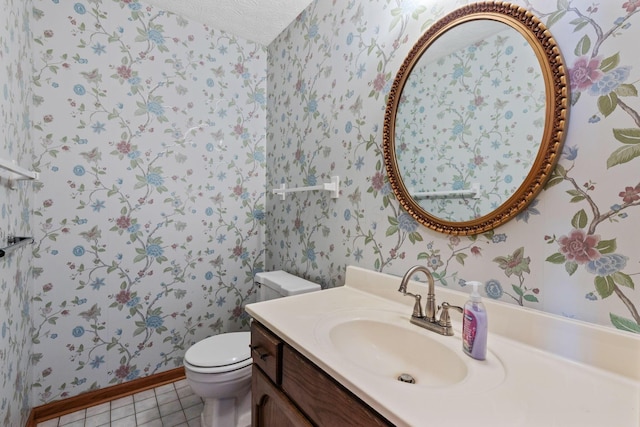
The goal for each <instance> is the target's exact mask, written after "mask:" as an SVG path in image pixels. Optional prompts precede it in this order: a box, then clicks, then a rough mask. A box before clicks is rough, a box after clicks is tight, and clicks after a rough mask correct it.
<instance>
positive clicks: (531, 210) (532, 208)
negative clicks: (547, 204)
mask: <svg viewBox="0 0 640 427" xmlns="http://www.w3.org/2000/svg"><path fill="white" fill-rule="evenodd" d="M537 205H538V199H533V201H532V202H531V203H529V205H528V206H527V207H526V208H525V209H524V210H523V211H522V212H520V213H519V214H518V215H516V221H524V222H526V223H528V222H529V219H530V218H531V215H540V211H539V210H538V209H537V208H536V206H537ZM496 207H497V206H496Z"/></svg>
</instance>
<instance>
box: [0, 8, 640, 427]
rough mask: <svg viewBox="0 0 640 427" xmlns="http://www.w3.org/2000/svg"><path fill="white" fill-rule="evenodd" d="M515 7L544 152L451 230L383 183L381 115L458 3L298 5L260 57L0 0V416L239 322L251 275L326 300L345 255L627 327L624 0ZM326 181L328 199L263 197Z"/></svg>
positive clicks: (99, 13)
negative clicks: (537, 88)
mask: <svg viewBox="0 0 640 427" xmlns="http://www.w3.org/2000/svg"><path fill="white" fill-rule="evenodd" d="M516 3H517V4H520V5H523V6H526V7H528V8H529V9H531V10H532V11H533V12H534V13H536V14H537V15H538V16H540V17H541V18H542V19H543V20H544V22H545V23H547V25H548V26H549V27H550V30H551V31H552V33H553V35H554V37H555V39H556V41H557V42H558V44H559V45H560V47H561V49H562V52H563V55H564V59H565V63H566V66H567V69H568V71H569V77H570V84H571V110H570V120H569V123H568V128H567V137H566V141H565V147H564V151H563V155H562V158H561V159H560V162H559V166H558V167H557V169H556V171H555V173H554V174H553V176H552V177H551V179H550V181H549V184H548V185H547V187H546V189H545V191H543V192H542V193H541V194H540V195H539V197H538V198H537V199H536V200H535V201H534V202H533V203H532V204H531V205H530V207H529V208H528V209H527V210H526V211H525V212H523V213H522V214H521V215H520V216H519V217H518V218H516V219H515V220H512V221H510V222H509V223H507V224H505V225H503V226H501V227H499V228H498V229H496V230H493V231H492V232H488V233H484V234H481V235H477V236H471V237H452V236H447V235H441V234H437V233H435V232H432V231H430V230H427V229H425V228H423V227H422V226H420V225H419V224H417V223H416V222H415V221H414V220H413V219H412V218H411V217H410V216H408V215H407V214H406V213H405V212H403V211H402V209H401V208H400V207H399V205H398V203H397V201H396V200H395V198H394V197H393V195H392V194H391V191H390V186H389V184H388V181H387V177H386V173H385V171H384V166H383V162H382V152H381V146H382V145H381V144H382V140H381V139H382V119H383V115H384V108H385V102H386V94H387V92H388V90H389V88H390V85H391V82H392V80H393V78H394V76H395V71H396V70H397V69H398V67H399V65H400V64H401V62H402V60H403V59H404V56H405V55H406V53H407V52H408V51H409V49H410V48H411V45H412V43H413V41H414V40H416V39H417V37H418V35H419V34H421V32H422V31H424V29H425V28H427V27H428V26H429V25H430V24H432V23H433V22H435V20H437V19H438V18H440V17H442V16H444V15H445V14H446V13H448V12H449V11H451V10H453V9H454V8H456V7H459V6H462V5H464V4H467V1H465V0H457V1H446V0H430V1H418V0H414V1H396V0H350V1H348V2H337V1H333V2H329V1H324V0H323V1H316V2H314V3H312V4H311V5H310V6H309V7H308V8H307V9H306V10H305V12H303V13H302V14H301V15H300V16H299V17H298V18H297V19H296V20H295V21H294V22H292V23H291V25H290V26H289V27H288V28H287V29H286V31H284V32H283V33H282V34H281V35H280V36H279V37H278V38H277V39H276V40H275V41H274V42H273V43H272V44H270V45H269V46H268V47H266V48H265V47H263V46H259V45H256V44H254V43H250V42H247V41H244V40H239V39H237V38H234V37H232V36H231V35H228V34H225V33H224V32H220V31H218V30H216V29H212V28H207V27H206V26H203V25H201V24H198V23H195V22H190V21H187V20H185V19H183V18H181V17H179V16H175V15H172V14H169V13H165V12H162V11H160V10H157V9H154V8H151V7H148V6H147V5H145V4H144V3H141V2H139V1H136V0H77V1H59V0H53V1H49V0H33V1H26V2H23V1H16V0H1V3H0V4H1V5H2V6H3V7H4V9H3V10H5V11H7V13H5V14H3V15H2V18H0V21H1V22H2V24H3V25H2V26H0V58H1V59H2V60H1V61H0V62H1V64H2V66H0V84H1V85H2V90H3V92H2V96H1V97H0V113H1V115H2V118H1V120H2V126H0V135H1V140H0V141H1V142H0V150H1V151H0V155H1V156H2V157H3V158H4V157H8V158H12V159H16V160H17V161H18V162H19V163H20V164H21V165H22V166H24V167H29V166H32V167H33V168H34V169H36V170H37V171H39V172H40V180H39V182H36V183H21V184H19V185H18V188H17V189H16V190H10V189H9V188H8V186H7V185H6V182H5V183H2V184H3V185H2V186H0V209H1V210H0V230H1V231H2V233H9V232H11V233H15V234H18V233H19V234H25V235H33V236H34V237H35V244H34V245H33V246H32V247H31V248H27V249H26V250H25V249H21V250H19V251H16V252H15V253H13V254H12V255H11V256H10V257H5V258H3V259H0V266H1V268H2V271H3V274H2V275H0V292H1V297H0V298H1V300H0V301H2V306H1V308H0V313H1V314H0V323H1V326H0V342H1V343H2V345H1V346H0V358H1V360H2V365H3V370H2V374H1V377H0V378H1V379H2V383H1V387H0V417H1V418H2V422H3V423H4V424H5V425H11V426H14V425H15V426H19V425H24V420H25V419H26V414H27V413H28V411H29V409H30V408H32V407H33V406H37V405H41V404H43V403H47V402H51V401H53V400H57V399H61V398H65V397H69V396H73V395H77V394H80V393H82V392H85V391H87V390H91V389H95V388H101V387H106V386H109V385H111V384H116V383H121V382H124V381H129V380H131V379H134V378H138V377H140V376H145V375H150V374H153V373H156V372H160V371H163V370H166V369H171V368H173V367H176V366H180V365H181V362H182V356H183V354H184V351H185V350H186V348H187V347H188V346H189V345H190V344H191V343H192V342H194V341H196V340H199V339H201V338H204V337H205V336H208V335H211V334H216V333H220V332H224V331H229V330H236V329H241V328H246V326H247V322H248V319H247V317H246V315H245V314H244V312H243V309H242V307H243V305H244V304H246V303H247V302H249V301H252V300H253V298H254V296H253V275H254V273H255V272H257V271H260V270H262V269H279V268H282V269H285V270H288V271H290V272H292V273H297V274H299V275H301V276H304V277H306V278H309V279H311V280H314V281H317V282H319V283H321V284H323V286H324V287H332V286H339V285H342V284H343V283H344V272H345V267H346V266H347V265H349V264H354V265H359V266H362V267H365V268H370V269H374V270H378V271H384V272H387V273H391V274H397V275H400V274H403V273H404V272H405V271H406V270H407V269H408V268H409V267H410V266H412V265H414V264H425V265H427V266H429V268H430V269H431V270H432V272H433V275H434V277H435V278H436V280H437V282H438V284H439V285H440V286H449V287H453V288H460V289H463V290H464V281H466V280H481V281H482V282H483V283H484V289H483V293H484V296H485V297H487V298H493V299H498V300H501V301H505V302H508V303H512V304H516V305H521V306H526V307H528V308H532V309H536V310H541V311H545V312H549V313H556V314H560V315H563V316H568V317H572V318H575V319H579V320H583V321H587V322H592V323H595V324H600V325H605V326H608V327H611V328H617V329H621V330H624V331H627V332H628V333H634V334H635V333H640V326H639V325H640V315H639V314H638V306H639V305H640V295H639V294H638V290H637V289H636V284H635V281H636V280H637V275H638V273H639V272H638V270H637V266H638V262H639V261H640V258H639V255H638V250H637V243H636V241H637V240H638V231H637V227H634V226H633V223H634V221H635V220H637V216H638V214H639V213H638V208H637V207H638V205H640V184H639V182H640V179H639V176H638V172H637V170H638V161H640V160H639V159H638V156H639V155H640V151H638V149H637V146H638V140H639V138H638V135H639V134H640V118H639V117H640V115H639V113H638V109H639V108H640V102H639V101H638V97H637V86H636V85H637V83H636V82H637V80H638V76H637V73H638V71H637V69H638V65H640V64H638V61H640V60H639V59H637V55H636V54H635V47H634V43H635V41H636V39H637V36H638V34H637V32H636V31H635V30H634V28H636V26H637V25H638V21H639V20H640V17H639V16H638V12H639V10H640V2H637V1H635V0H629V1H628V0H615V1H613V2H609V3H607V5H606V7H604V6H601V5H600V4H597V3H592V2H582V1H577V0H574V1H571V2H570V1H568V0H558V1H557V2H546V1H542V0H535V1H526V0H523V1H518V2H516ZM634 25H635V26H634ZM25 76H27V77H25ZM30 159H31V160H30ZM30 161H31V165H29V162H30ZM332 175H339V176H340V177H341V197H340V198H339V199H331V198H330V196H329V194H328V193H324V192H309V193H295V194H292V195H289V196H288V197H287V198H286V200H285V201H282V200H280V199H279V198H278V197H274V196H273V194H272V193H271V192H270V190H271V189H272V188H273V187H277V186H279V185H280V184H281V183H286V184H287V186H299V185H315V184H319V183H321V182H328V181H329V179H330V177H331V176H332ZM25 354H28V355H30V357H29V358H26V357H24V355H25Z"/></svg>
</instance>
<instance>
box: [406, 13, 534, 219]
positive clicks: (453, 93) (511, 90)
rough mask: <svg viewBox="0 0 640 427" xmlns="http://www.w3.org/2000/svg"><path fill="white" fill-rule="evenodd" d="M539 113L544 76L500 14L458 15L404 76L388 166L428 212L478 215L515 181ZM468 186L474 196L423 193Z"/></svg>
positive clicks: (530, 149) (526, 165) (528, 155)
mask: <svg viewBox="0 0 640 427" xmlns="http://www.w3.org/2000/svg"><path fill="white" fill-rule="evenodd" d="M471 27H472V28H471ZM470 35H475V36H473V37H471V36H470ZM445 46H446V47H445ZM544 120H545V84H544V77H543V75H542V71H541V68H540V64H539V62H538V59H537V58H536V55H535V52H534V51H533V50H532V48H531V46H530V44H529V43H528V41H527V40H526V39H525V38H524V37H523V36H522V35H521V34H520V33H519V32H518V31H517V30H515V29H513V28H511V27H510V26H508V25H506V24H504V23H501V22H496V21H490V20H478V21H472V22H466V23H465V24H464V26H457V27H454V28H452V29H450V30H449V31H447V32H446V33H445V34H443V35H442V36H441V37H440V38H438V39H437V40H436V41H435V42H434V43H433V44H432V45H430V46H429V49H428V55H427V54H426V53H425V55H423V56H422V58H420V60H419V61H418V63H417V64H416V66H415V68H414V69H413V70H412V72H411V74H410V75H409V77H408V79H407V82H406V84H405V86H404V89H403V92H402V96H401V99H400V103H399V105H398V112H397V116H396V128H395V138H396V155H397V162H398V169H399V171H400V174H401V176H402V179H403V181H404V183H405V185H406V187H407V189H408V190H409V193H410V194H412V196H413V197H414V199H415V200H416V201H417V202H418V203H419V205H420V206H421V207H422V208H423V209H424V210H425V211H427V212H429V213H431V214H432V215H433V216H435V217H438V218H442V219H445V220H448V221H468V220H472V219H474V218H478V217H481V216H483V215H487V214H488V213H490V212H491V211H493V210H495V209H496V208H498V207H499V206H500V205H501V204H502V203H504V202H505V201H506V200H507V199H509V197H511V196H512V195H513V194H514V193H515V192H516V190H517V189H518V188H519V186H520V185H521V184H522V183H523V182H524V180H525V178H526V177H527V174H528V173H529V171H530V169H531V166H532V164H533V162H534V160H535V158H536V155H537V154H538V149H539V147H540V142H541V138H542V134H543V132H544ZM474 184H475V185H480V192H479V193H478V194H476V195H474V196H471V195H465V196H460V195H453V196H451V195H450V196H439V197H433V196H426V195H424V193H425V192H436V191H437V192H450V191H453V192H454V193H455V192H459V191H460V190H471V189H472V188H473V187H474Z"/></svg>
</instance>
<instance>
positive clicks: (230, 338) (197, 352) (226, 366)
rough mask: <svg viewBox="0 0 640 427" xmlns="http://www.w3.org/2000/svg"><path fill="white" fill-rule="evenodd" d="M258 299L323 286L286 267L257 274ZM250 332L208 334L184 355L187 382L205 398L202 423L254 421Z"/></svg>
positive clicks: (238, 426)
mask: <svg viewBox="0 0 640 427" xmlns="http://www.w3.org/2000/svg"><path fill="white" fill-rule="evenodd" d="M255 280H256V285H257V287H258V292H257V293H258V301H267V300H270V299H274V298H282V297H287V296H291V295H296V294H302V293H307V292H314V291H318V290H320V285H318V284H317V283H313V282H309V281H308V280H305V279H302V278H300V277H297V276H294V275H291V274H289V273H287V272H284V271H271V272H263V273H258V274H256V277H255ZM250 343H251V333H250V332H229V333H225V334H220V335H214V336H212V337H209V338H205V339H204V340H202V341H199V342H197V343H195V344H194V345H192V346H191V347H190V348H189V349H188V350H187V352H186V353H185V355H184V368H185V373H186V376H187V383H188V384H189V385H190V386H191V389H192V390H193V392H194V393H195V394H196V395H198V396H200V397H201V398H202V399H203V400H204V408H203V410H202V415H201V417H200V423H201V426H202V427H249V426H250V425H251V364H252V360H251V349H250V347H249V345H250Z"/></svg>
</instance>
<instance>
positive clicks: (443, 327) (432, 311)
mask: <svg viewBox="0 0 640 427" xmlns="http://www.w3.org/2000/svg"><path fill="white" fill-rule="evenodd" d="M419 271H421V272H423V273H424V274H425V275H426V276H427V281H428V284H429V288H428V290H427V303H426V306H425V312H426V314H425V313H424V312H423V311H422V305H421V301H422V296H421V295H419V294H412V293H411V292H407V285H408V284H409V280H411V278H412V277H413V275H414V274H416V273H417V272H419ZM398 292H402V295H409V296H412V297H414V298H415V304H414V305H413V313H412V314H411V323H413V324H414V325H417V326H420V327H422V328H425V329H428V330H430V331H432V332H436V333H438V334H440V335H448V336H451V335H453V328H452V327H451V318H450V317H449V309H450V308H453V309H454V310H457V311H459V312H460V313H462V307H458V306H456V305H451V304H449V303H446V302H443V303H442V306H441V307H438V308H439V309H441V310H442V311H441V313H440V319H439V320H436V292H435V283H434V281H433V276H432V275H431V273H430V272H429V270H428V269H427V267H423V266H421V265H415V266H413V267H411V268H410V269H409V270H408V271H407V272H406V273H405V274H404V276H403V277H402V281H401V282H400V288H398Z"/></svg>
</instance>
